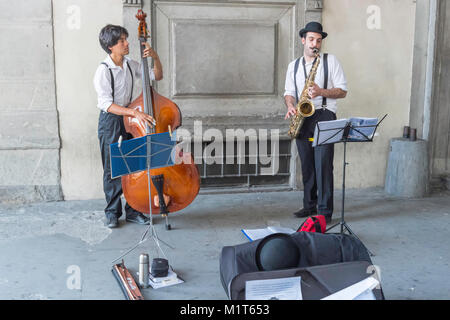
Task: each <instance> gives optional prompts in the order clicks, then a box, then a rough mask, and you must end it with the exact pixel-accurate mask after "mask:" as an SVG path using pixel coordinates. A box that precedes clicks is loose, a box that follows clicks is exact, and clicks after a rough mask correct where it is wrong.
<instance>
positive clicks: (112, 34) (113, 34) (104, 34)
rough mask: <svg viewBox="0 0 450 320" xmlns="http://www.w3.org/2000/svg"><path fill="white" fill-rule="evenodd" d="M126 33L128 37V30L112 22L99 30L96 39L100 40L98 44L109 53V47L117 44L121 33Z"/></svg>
mask: <svg viewBox="0 0 450 320" xmlns="http://www.w3.org/2000/svg"><path fill="white" fill-rule="evenodd" d="M123 34H124V35H126V36H127V38H128V31H127V29H125V28H124V27H122V26H115V25H112V24H108V25H107V26H105V27H103V28H102V30H100V34H99V35H98V40H99V41H100V45H101V46H102V48H103V50H105V51H106V53H108V54H110V53H111V50H109V48H110V47H113V46H115V45H116V44H117V42H118V41H119V39H120V37H121V36H122V35H123Z"/></svg>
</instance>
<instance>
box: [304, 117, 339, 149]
mask: <svg viewBox="0 0 450 320" xmlns="http://www.w3.org/2000/svg"><path fill="white" fill-rule="evenodd" d="M347 123H348V120H347V119H339V120H332V121H319V122H317V125H316V128H315V130H314V142H313V145H312V146H313V147H315V146H317V145H321V144H328V143H336V142H340V141H341V140H342V136H343V135H344V128H345V127H346V126H347Z"/></svg>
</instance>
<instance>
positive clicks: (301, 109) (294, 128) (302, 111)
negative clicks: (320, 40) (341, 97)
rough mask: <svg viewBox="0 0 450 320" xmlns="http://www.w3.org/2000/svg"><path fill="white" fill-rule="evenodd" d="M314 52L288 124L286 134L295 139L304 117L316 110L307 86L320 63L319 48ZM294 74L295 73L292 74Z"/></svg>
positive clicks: (314, 76) (311, 82) (314, 75)
mask: <svg viewBox="0 0 450 320" xmlns="http://www.w3.org/2000/svg"><path fill="white" fill-rule="evenodd" d="M314 52H315V53H316V58H315V59H316V61H315V62H314V64H313V66H312V68H311V72H310V73H309V75H308V78H307V79H306V81H305V86H304V87H303V91H302V94H301V96H300V100H299V102H298V103H297V107H296V109H297V113H296V114H295V115H294V116H293V117H292V118H291V124H290V126H289V131H288V135H289V136H290V137H291V138H292V139H296V138H297V137H298V134H299V132H300V129H301V128H302V125H303V122H304V121H305V118H307V117H310V116H312V115H313V114H314V112H315V111H316V109H315V107H314V104H313V103H312V101H311V100H310V97H309V96H308V88H309V87H310V86H312V85H313V84H314V79H315V78H316V73H317V68H318V66H319V63H320V54H319V50H317V49H315V50H314ZM294 76H295V75H294Z"/></svg>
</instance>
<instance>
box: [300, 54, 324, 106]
mask: <svg viewBox="0 0 450 320" xmlns="http://www.w3.org/2000/svg"><path fill="white" fill-rule="evenodd" d="M300 59H301V60H302V65H303V73H304V75H305V81H306V79H307V78H308V75H307V73H306V62H305V57H301V58H298V59H297V60H296V61H295V65H294V84H295V99H296V102H297V103H298V88H297V71H298V65H299V63H300ZM316 59H317V58H316ZM314 62H316V60H314V61H313V65H314ZM323 73H324V81H323V82H324V83H323V88H324V89H327V88H328V53H324V54H323ZM326 107H327V98H326V97H322V108H324V109H325V108H326Z"/></svg>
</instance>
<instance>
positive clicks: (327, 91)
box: [284, 22, 347, 222]
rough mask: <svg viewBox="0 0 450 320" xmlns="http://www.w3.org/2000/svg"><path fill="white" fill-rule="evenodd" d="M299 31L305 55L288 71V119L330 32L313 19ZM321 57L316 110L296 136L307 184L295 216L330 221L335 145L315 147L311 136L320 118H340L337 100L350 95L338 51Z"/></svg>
mask: <svg viewBox="0 0 450 320" xmlns="http://www.w3.org/2000/svg"><path fill="white" fill-rule="evenodd" d="M299 35H300V38H301V41H302V44H303V46H304V50H303V57H301V58H299V59H296V60H294V61H292V62H291V63H290V64H289V67H288V69H287V72H286V83H285V93H284V101H285V104H286V107H287V109H288V111H287V113H286V117H285V119H288V118H290V117H292V116H294V115H295V114H296V113H297V109H296V105H297V99H300V96H301V93H302V89H303V87H304V84H305V80H306V79H307V78H308V75H309V72H310V71H311V68H312V66H313V64H314V62H315V61H316V60H315V59H316V55H317V53H316V52H320V48H321V46H322V40H323V39H325V38H326V37H327V35H328V34H327V33H326V32H323V29H322V25H321V24H320V23H318V22H310V23H308V24H307V25H306V26H305V28H303V29H301V30H300V32H299ZM318 58H320V61H319V65H318V68H317V73H316V75H315V79H314V83H313V84H312V85H311V86H309V87H308V88H307V92H308V95H309V98H310V100H311V102H313V104H314V106H315V112H314V113H313V114H312V115H311V116H309V117H306V118H305V119H304V122H303V124H302V126H301V129H300V131H299V135H298V137H297V138H296V139H295V141H296V144H297V149H298V153H299V155H300V161H301V166H302V176H303V187H304V188H303V208H302V209H300V210H298V211H296V212H294V216H296V217H299V218H303V217H308V216H311V215H315V214H322V215H324V216H325V218H326V220H327V222H330V221H331V217H332V214H333V191H334V184H333V157H334V145H333V144H326V145H322V146H317V147H314V148H313V147H312V141H311V140H312V139H311V138H312V137H313V135H314V128H315V125H316V123H317V122H318V121H329V120H336V111H337V104H336V101H337V99H342V98H345V96H346V95H347V81H346V79H345V75H344V72H343V69H342V67H341V65H340V64H339V62H338V60H337V59H336V57H335V56H334V55H331V54H325V55H324V54H323V53H320V56H319V57H318ZM296 65H297V68H296ZM326 71H327V72H326ZM294 73H295V74H294ZM294 77H295V79H294ZM294 80H295V81H294ZM296 96H297V97H296Z"/></svg>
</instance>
